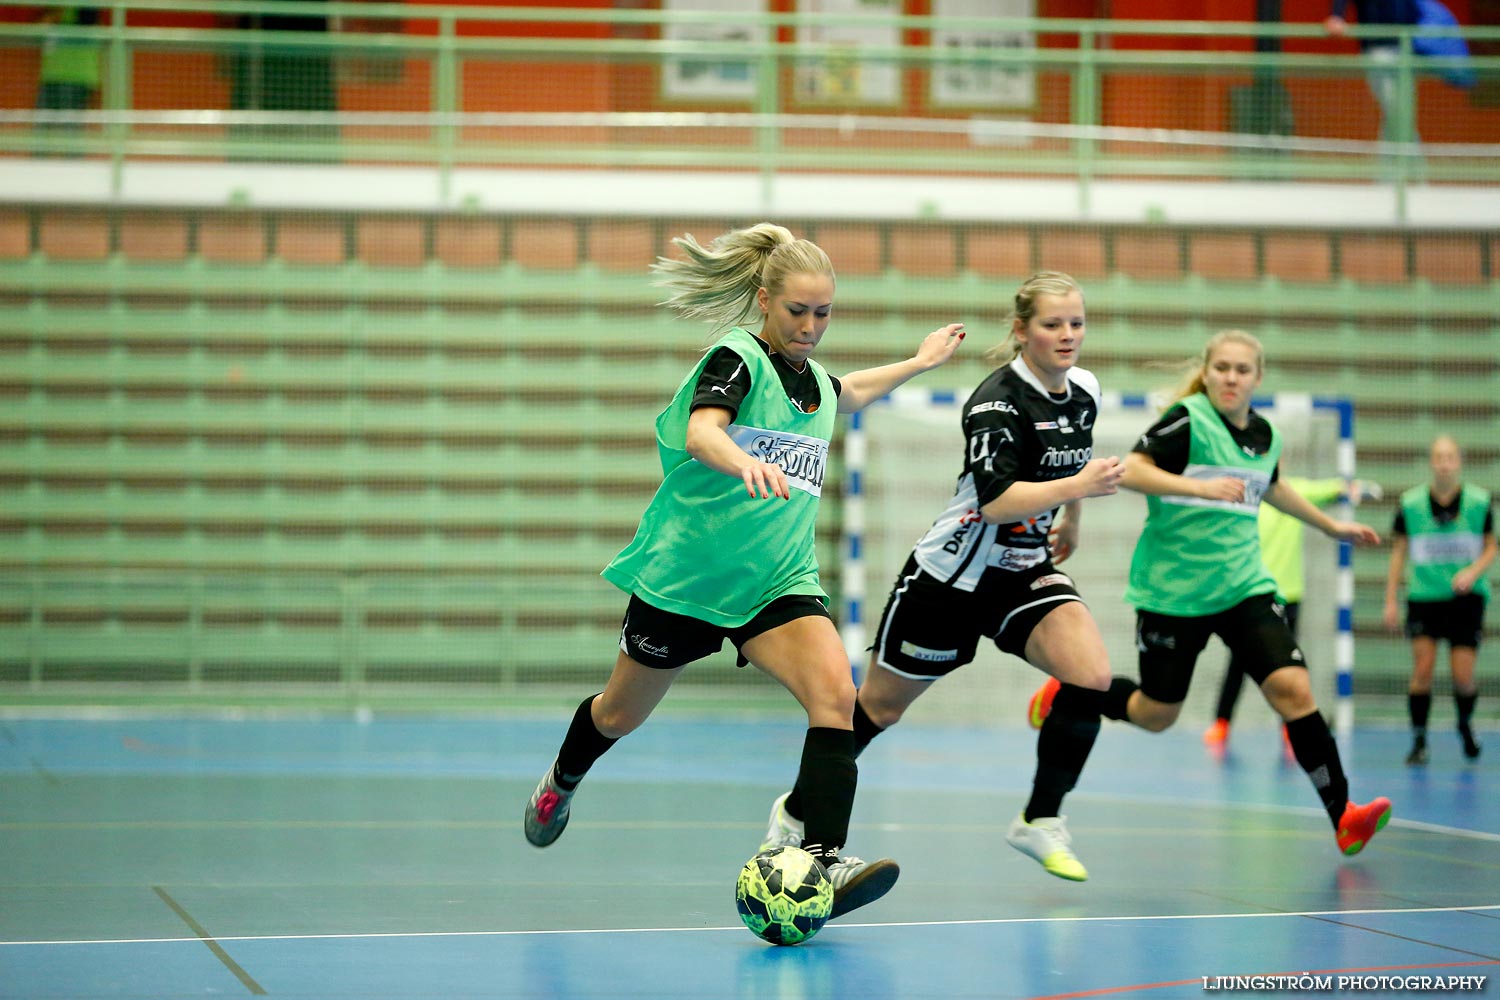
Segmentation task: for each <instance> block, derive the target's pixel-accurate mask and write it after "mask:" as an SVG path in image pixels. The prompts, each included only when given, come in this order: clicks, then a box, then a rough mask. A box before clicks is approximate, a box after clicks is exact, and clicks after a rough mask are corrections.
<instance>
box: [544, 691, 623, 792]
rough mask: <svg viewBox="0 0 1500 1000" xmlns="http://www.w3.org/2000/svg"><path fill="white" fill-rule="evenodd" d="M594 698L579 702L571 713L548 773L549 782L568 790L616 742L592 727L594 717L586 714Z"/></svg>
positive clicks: (576, 784) (588, 712)
mask: <svg viewBox="0 0 1500 1000" xmlns="http://www.w3.org/2000/svg"><path fill="white" fill-rule="evenodd" d="M597 697H599V696H598V695H596V694H591V695H589V696H588V697H587V698H585V699H583V703H582V704H581V705H579V706H578V711H576V712H574V713H573V722H572V724H570V725H569V726H568V735H566V736H564V737H563V742H562V748H561V749H559V750H558V751H557V765H556V766H555V767H554V768H553V769H552V779H553V780H554V781H556V782H557V783H558V784H559V785H561V786H562V787H563V788H565V789H568V790H572V789H574V788H577V787H578V783H579V782H580V781H582V780H583V776H584V775H585V774H588V773H589V768H591V767H593V766H594V761H596V760H598V759H599V758H600V757H603V756H604V752H605V751H606V750H608V749H609V748H610V747H612V746H614V745H615V742H616V740H615V739H612V738H611V737H608V736H605V735H604V734H603V733H601V732H599V727H597V726H595V725H594V717H593V715H591V714H590V711H589V710H590V707H591V706H592V705H593V704H594V699H595V698H597Z"/></svg>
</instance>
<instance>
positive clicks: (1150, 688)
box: [1135, 594, 1307, 705]
mask: <svg viewBox="0 0 1500 1000" xmlns="http://www.w3.org/2000/svg"><path fill="white" fill-rule="evenodd" d="M1211 635H1217V636H1218V637H1219V638H1220V639H1221V640H1223V642H1224V645H1225V646H1228V647H1229V653H1230V655H1231V656H1232V657H1233V659H1234V665H1235V666H1237V667H1240V668H1241V669H1242V670H1244V672H1245V676H1246V677H1249V678H1250V679H1251V680H1253V681H1254V682H1255V683H1256V684H1264V683H1265V680H1266V678H1267V677H1269V676H1271V672H1272V671H1274V670H1279V669H1280V668H1282V667H1304V668H1305V667H1306V666H1307V662H1306V661H1305V660H1304V659H1303V656H1302V650H1301V649H1300V648H1298V646H1297V640H1296V638H1295V637H1294V636H1293V635H1292V630H1291V629H1290V628H1289V627H1288V626H1287V623H1286V618H1285V617H1283V611H1282V606H1281V604H1280V603H1279V602H1278V601H1277V600H1276V595H1275V594H1256V595H1255V596H1253V597H1247V598H1245V599H1244V600H1243V601H1241V602H1240V603H1238V604H1236V605H1235V606H1234V607H1232V608H1228V609H1226V610H1224V611H1220V612H1218V613H1216V614H1212V615H1199V616H1196V617H1192V618H1184V617H1180V616H1178V615H1163V614H1158V613H1157V612H1155V611H1137V612H1136V613H1135V648H1136V649H1137V650H1138V652H1139V657H1138V662H1139V664H1140V674H1141V692H1142V693H1143V694H1145V695H1146V697H1148V698H1152V699H1154V700H1156V701H1160V702H1164V703H1166V704H1168V705H1176V704H1178V703H1180V702H1181V701H1183V699H1185V698H1186V697H1187V693H1188V686H1189V685H1190V684H1191V683H1192V681H1193V667H1194V666H1195V665H1196V664H1197V662H1198V654H1199V653H1201V652H1203V647H1204V646H1206V645H1208V637H1209V636H1211Z"/></svg>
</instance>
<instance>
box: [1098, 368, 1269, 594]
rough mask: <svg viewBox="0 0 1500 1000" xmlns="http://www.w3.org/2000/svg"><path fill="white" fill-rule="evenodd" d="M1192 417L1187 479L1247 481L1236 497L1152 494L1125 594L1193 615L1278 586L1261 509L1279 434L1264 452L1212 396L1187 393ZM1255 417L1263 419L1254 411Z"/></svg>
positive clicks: (1187, 409)
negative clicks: (1242, 435)
mask: <svg viewBox="0 0 1500 1000" xmlns="http://www.w3.org/2000/svg"><path fill="white" fill-rule="evenodd" d="M1182 405H1183V407H1184V408H1185V409H1186V411H1187V414H1188V417H1189V420H1190V434H1191V443H1190V445H1189V450H1188V463H1187V467H1186V468H1185V469H1184V470H1183V472H1182V474H1183V475H1184V476H1187V477H1188V478H1189V479H1218V478H1220V477H1223V476H1233V477H1234V478H1236V479H1241V480H1243V481H1244V483H1245V498H1244V499H1243V500H1241V501H1240V502H1238V503H1229V502H1227V501H1223V500H1204V499H1200V498H1198V497H1180V496H1148V497H1147V498H1146V511H1147V513H1146V524H1145V527H1143V528H1142V529H1141V537H1140V539H1139V540H1138V541H1137V542H1136V546H1135V553H1134V555H1133V556H1132V558H1131V560H1130V583H1129V585H1128V586H1127V587H1126V590H1125V600H1126V601H1128V602H1129V603H1131V604H1133V605H1134V606H1135V607H1136V608H1138V609H1140V610H1142V611H1154V612H1156V613H1158V614H1164V615H1176V616H1179V617H1184V618H1196V617H1200V616H1203V615H1211V614H1216V613H1218V612H1220V611H1224V610H1227V609H1228V608H1232V607H1234V606H1235V605H1236V604H1239V603H1240V602H1241V601H1243V600H1245V598H1247V597H1252V596H1254V595H1256V594H1269V593H1274V592H1275V591H1276V581H1275V580H1274V579H1272V577H1271V573H1270V571H1269V570H1267V569H1266V566H1265V562H1264V561H1263V560H1262V559H1261V554H1260V535H1259V529H1258V527H1257V522H1256V514H1257V511H1258V510H1259V508H1260V503H1261V497H1263V496H1264V495H1265V492H1266V490H1267V489H1269V488H1270V485H1271V476H1272V474H1273V473H1274V472H1275V471H1276V462H1277V460H1278V459H1279V458H1280V456H1281V435H1280V433H1279V432H1277V431H1276V429H1275V428H1274V427H1272V428H1271V443H1270V447H1268V448H1267V449H1266V450H1265V451H1264V452H1262V453H1260V454H1255V455H1252V454H1247V451H1246V449H1244V448H1242V447H1240V445H1239V444H1237V443H1236V442H1235V440H1234V438H1233V437H1232V436H1230V433H1229V430H1228V428H1226V427H1225V425H1224V420H1223V418H1222V417H1221V416H1219V413H1218V411H1217V410H1215V409H1214V407H1213V404H1212V403H1210V402H1209V401H1208V397H1207V396H1205V395H1203V394H1202V393H1196V394H1194V395H1192V396H1188V397H1187V398H1186V399H1184V400H1182ZM1251 419H1263V418H1261V417H1258V416H1254V415H1252V418H1251Z"/></svg>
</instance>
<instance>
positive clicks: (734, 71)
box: [0, 0, 1500, 193]
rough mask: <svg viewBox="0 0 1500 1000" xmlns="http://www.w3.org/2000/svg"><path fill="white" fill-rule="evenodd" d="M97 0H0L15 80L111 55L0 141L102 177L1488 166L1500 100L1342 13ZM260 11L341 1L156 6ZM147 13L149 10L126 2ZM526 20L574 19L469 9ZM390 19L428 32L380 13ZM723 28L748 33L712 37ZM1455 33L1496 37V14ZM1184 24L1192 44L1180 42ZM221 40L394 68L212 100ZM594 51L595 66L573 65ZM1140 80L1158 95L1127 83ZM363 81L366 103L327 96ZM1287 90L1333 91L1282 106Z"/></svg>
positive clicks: (1339, 175) (1082, 179)
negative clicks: (1360, 50) (406, 168)
mask: <svg viewBox="0 0 1500 1000" xmlns="http://www.w3.org/2000/svg"><path fill="white" fill-rule="evenodd" d="M37 6H38V7H53V6H63V4H62V3H61V0H43V2H42V3H39V4H37ZM98 6H100V8H101V9H103V10H105V11H106V12H107V15H106V17H105V18H104V23H101V24H98V25H93V26H58V25H45V24H4V25H0V53H4V57H3V58H0V66H3V67H4V68H0V77H3V76H4V75H11V74H14V75H15V76H13V77H12V79H11V80H10V81H8V82H9V84H10V86H9V87H8V88H7V89H8V90H9V91H10V92H11V93H17V92H25V86H24V81H21V82H17V81H18V78H19V75H21V74H24V73H27V72H34V69H33V68H32V67H34V65H35V62H34V60H30V59H25V58H19V56H21V55H23V54H25V53H26V52H27V50H38V51H39V50H41V49H42V48H43V47H44V46H45V45H48V44H55V43H57V42H59V41H65V42H68V43H71V44H74V45H93V46H95V47H96V48H97V49H98V52H99V55H100V61H101V67H102V68H101V86H100V88H99V96H98V109H97V110H92V109H90V110H57V109H50V110H49V109H36V108H18V107H12V108H8V109H0V155H4V154H11V155H30V156H35V155H75V156H83V157H91V158H104V159H107V160H108V161H109V162H110V163H111V164H113V165H114V167H115V169H114V171H113V185H112V187H113V190H114V191H115V192H116V193H118V191H119V188H120V185H121V181H120V178H121V174H122V171H123V166H124V164H125V163H126V162H127V161H133V160H147V159H187V160H203V159H210V160H235V161H247V162H255V161H262V162H303V163H329V162H340V163H400V164H420V165H424V166H431V167H435V168H436V169H437V170H438V171H439V173H440V175H441V177H442V178H443V180H442V186H443V189H444V190H445V191H446V190H448V189H449V187H450V185H449V178H450V177H451V174H452V172H453V171H454V170H456V169H461V168H464V167H470V166H517V165H525V166H531V167H544V168H550V167H588V168H596V167H624V168H629V167H655V168H665V169H707V170H726V169H728V170H739V171H755V172H758V173H760V174H761V175H762V176H764V177H765V178H767V179H768V180H767V183H769V178H770V177H772V176H774V175H776V174H777V173H780V172H786V171H833V170H838V171H848V170H853V171H861V172H882V173H906V174H912V173H915V174H937V175H966V176H1046V177H1054V178H1057V177H1062V178H1071V179H1074V180H1076V181H1077V182H1078V183H1079V184H1080V185H1081V186H1082V187H1083V189H1085V190H1086V188H1087V186H1088V185H1089V184H1090V183H1091V182H1093V181H1095V180H1097V179H1099V178H1106V177H1114V178H1131V177H1161V178H1185V177H1201V178H1214V179H1280V180H1329V179H1338V180H1369V181H1388V182H1393V183H1395V184H1396V185H1398V186H1400V185H1405V184H1408V183H1410V182H1412V181H1417V180H1421V181H1433V182H1452V183H1464V184H1484V185H1493V184H1497V183H1500V155H1497V154H1500V142H1497V139H1500V134H1497V129H1496V126H1495V118H1494V112H1493V111H1492V110H1489V109H1485V108H1478V107H1469V106H1468V105H1467V104H1466V103H1465V102H1463V101H1459V102H1455V101H1453V100H1452V99H1451V98H1446V97H1445V96H1440V95H1443V90H1442V85H1441V84H1438V83H1424V81H1426V80H1427V79H1429V78H1430V77H1432V76H1433V75H1434V74H1437V73H1440V72H1442V71H1445V70H1452V69H1454V68H1455V67H1456V66H1457V65H1458V61H1456V60H1452V59H1440V58H1436V57H1426V56H1421V55H1417V54H1416V53H1415V52H1414V50H1413V47H1412V43H1413V38H1414V37H1415V33H1414V29H1411V28H1406V27H1400V28H1398V27H1394V26H1377V27H1372V28H1364V27H1358V26H1351V28H1350V36H1351V37H1353V38H1376V37H1392V38H1395V39H1396V41H1397V45H1398V49H1397V54H1396V57H1395V58H1394V60H1393V61H1389V62H1385V61H1381V60H1377V59H1375V58H1373V57H1372V56H1370V55H1367V54H1352V53H1330V52H1328V51H1254V50H1252V47H1257V43H1259V45H1258V47H1260V48H1265V47H1271V48H1275V49H1279V48H1281V47H1282V46H1283V45H1294V46H1296V47H1300V48H1301V49H1304V50H1305V49H1309V48H1317V47H1318V46H1312V45H1310V42H1311V41H1312V40H1315V39H1323V38H1325V37H1326V36H1325V35H1324V32H1323V29H1322V27H1321V26H1320V25H1313V24H1303V25H1294V24H1268V23H1248V22H1246V23H1242V22H1155V21H1119V20H1074V19H1053V18H1032V19H997V18H938V17H933V16H902V15H893V14H861V15H857V16H856V15H831V14H807V13H755V14H749V13H746V14H735V13H732V12H695V11H675V10H673V11H664V10H596V9H587V10H580V9H558V8H500V7H480V6H449V7H426V6H424V7H420V8H414V7H411V6H408V5H405V4H399V3H347V2H344V3H295V2H284V3H276V2H270V0H259V2H252V0H217V2H208V0H134V2H127V0H116V2H113V3H104V4H100V5H98ZM266 13H277V14H293V15H305V16H309V17H321V18H328V19H329V21H328V23H329V24H330V25H331V26H332V27H335V28H337V29H338V30H329V31H265V30H251V29H245V28H237V27H212V28H208V27H169V26H161V25H160V24H159V22H160V20H161V19H162V18H161V16H162V15H164V14H177V15H191V14H196V15H198V16H199V17H200V19H201V17H202V15H205V14H214V15H233V16H240V15H255V14H266ZM147 14H149V15H153V17H154V19H155V21H157V22H158V23H157V24H153V25H143V24H140V23H139V22H140V20H141V17H142V16H143V15H147ZM537 24H547V25H552V26H554V29H555V30H556V31H557V32H558V33H559V34H561V33H562V32H563V31H568V32H572V33H573V34H572V35H569V36H568V37H556V36H554V37H535V36H515V35H479V34H474V33H473V32H475V31H481V30H490V31H507V30H515V29H517V28H519V27H521V26H527V27H528V28H530V29H531V30H534V26H535V25H537ZM403 25H405V26H411V27H412V28H413V29H414V31H415V32H420V33H407V32H405V31H391V30H378V29H383V28H390V27H400V26H403ZM1426 30H1429V32H1431V31H1432V29H1426ZM726 31H728V32H729V33H732V34H737V35H739V36H742V37H736V38H734V39H733V40H726V39H725V37H724V35H725V32H726ZM851 32H852V33H858V32H864V33H866V34H867V35H869V36H870V37H872V38H874V39H875V41H869V40H868V39H867V40H866V43H865V44H862V45H860V46H859V47H858V48H857V49H855V48H851V47H850V45H849V44H846V41H841V40H840V38H845V39H847V37H849V35H850V33H851ZM714 33H718V35H719V37H718V38H715V37H704V36H705V34H708V35H713V34H714ZM1435 33H1438V34H1441V33H1444V32H1435ZM1446 34H1449V35H1453V34H1460V35H1462V37H1465V38H1466V39H1468V40H1469V41H1470V42H1471V43H1480V42H1496V41H1500V28H1466V29H1461V30H1459V29H1448V30H1447V32H1446ZM881 37H885V38H887V39H888V42H887V43H881V42H880V41H879V39H880V38H881ZM913 39H915V40H916V41H913ZM955 39H957V41H954V40H955ZM965 39H967V40H968V42H972V43H974V44H966V43H965ZM940 42H946V43H945V44H940ZM947 43H951V44H947ZM980 43H983V44H980ZM1184 44H1191V45H1194V46H1200V47H1199V48H1170V47H1167V46H1170V45H1184ZM1151 45H1154V46H1156V47H1143V46H1151ZM1321 48H1324V49H1326V48H1327V46H1321ZM216 59H218V60H222V59H228V60H239V63H237V64H236V65H241V66H243V65H247V64H249V65H258V66H262V70H263V71H264V67H265V64H264V62H257V60H262V61H263V60H266V59H282V60H291V62H283V63H281V64H277V66H273V67H272V71H273V75H274V71H275V70H276V69H277V68H278V67H279V68H280V69H282V70H284V69H285V67H286V66H296V65H298V61H299V60H301V61H302V63H303V64H311V62H317V61H320V62H321V64H322V65H323V66H324V67H325V68H328V67H332V70H330V72H335V71H339V70H340V68H341V67H342V68H343V70H342V71H343V72H344V75H345V76H346V77H347V76H348V75H349V73H352V72H354V71H353V70H350V69H349V67H351V66H355V65H359V66H364V67H366V68H368V66H369V65H370V64H371V63H372V61H378V62H380V63H381V64H382V65H385V66H387V67H394V69H393V70H392V71H393V72H399V75H400V77H401V79H402V80H403V81H404V84H403V85H401V86H394V85H391V84H390V82H389V81H387V82H386V84H384V85H382V84H380V83H369V82H364V83H360V84H358V85H350V84H347V83H346V84H343V85H339V84H334V85H333V89H332V91H331V92H330V93H329V94H328V95H325V96H326V97H327V98H328V100H327V102H325V104H324V105H323V106H318V105H317V102H304V103H302V104H301V105H300V106H297V107H271V106H269V105H270V104H272V103H275V102H274V101H261V100H258V99H255V98H252V99H251V100H250V101H249V102H248V103H247V101H246V99H245V98H244V95H239V97H238V98H236V99H235V100H233V101H231V100H226V99H225V95H226V87H227V85H226V84H224V83H223V81H222V80H220V81H219V83H218V84H216V85H213V86H210V85H208V84H209V83H211V82H212V79H213V71H212V70H205V68H204V66H205V64H207V63H212V62H213V61H214V60H216ZM1462 65H1463V67H1464V68H1465V69H1466V70H1467V71H1469V72H1471V73H1472V74H1473V75H1474V78H1475V80H1476V81H1477V82H1478V85H1479V86H1481V87H1487V88H1488V87H1500V57H1495V56H1472V57H1470V58H1468V59H1467V60H1466V61H1463V63H1462ZM523 66H524V67H526V68H527V70H528V74H530V77H531V78H533V79H534V81H535V90H534V92H528V91H527V90H526V88H525V87H524V86H522V87H520V88H517V87H515V86H512V87H509V88H505V87H502V86H500V85H498V84H491V85H490V86H488V87H486V86H483V85H482V84H483V82H484V78H485V77H487V76H489V77H494V76H496V74H504V73H506V72H507V71H511V75H510V76H505V77H504V79H506V80H513V79H514V78H515V77H514V73H513V71H514V70H515V69H516V68H517V67H523ZM689 68H690V69H691V70H692V72H691V73H689V72H688V69H689ZM716 73H717V74H718V75H715V74H716ZM1372 73H1385V74H1387V75H1388V77H1389V79H1390V80H1391V81H1393V85H1394V88H1395V90H1394V92H1395V94H1396V98H1397V100H1396V102H1395V104H1394V105H1393V106H1391V107H1390V108H1388V109H1387V114H1386V116H1385V117H1386V119H1387V120H1386V121H1385V122H1384V131H1383V134H1382V135H1381V137H1378V138H1371V137H1370V134H1369V133H1370V130H1371V128H1370V117H1371V109H1372V107H1373V106H1374V105H1373V102H1372V99H1371V97H1370V95H1369V92H1368V90H1367V88H1366V82H1365V81H1366V77H1367V76H1369V75H1370V74H1372ZM174 74H175V75H176V76H177V77H178V78H179V79H178V83H179V87H178V88H177V91H180V90H181V86H180V85H181V83H182V78H186V79H188V84H189V86H191V85H192V82H193V80H195V79H197V77H193V76H192V74H197V75H198V77H202V78H203V80H204V81H205V83H204V85H203V86H199V87H197V88H196V90H194V91H192V96H191V102H192V106H180V105H181V104H183V103H185V102H184V101H183V100H182V98H181V96H180V95H179V96H178V97H177V98H176V101H177V105H176V106H174V105H173V104H172V103H171V101H172V100H173V98H172V94H174V93H177V91H173V90H171V88H163V86H162V81H163V80H165V79H170V78H172V77H173V76H174ZM584 74H590V75H591V77H590V78H591V79H595V80H599V79H602V80H604V81H605V82H603V83H598V84H597V85H595V86H593V87H585V86H579V87H577V88H576V92H569V88H568V86H567V82H568V81H569V80H574V79H581V78H582V75H584ZM643 74H644V75H643ZM705 74H706V76H705ZM325 78H326V79H330V80H331V79H334V77H325ZM704 79H708V80H710V81H714V80H717V81H718V83H716V84H715V83H709V84H705V83H703V82H702V81H703V80H704ZM944 80H949V81H950V82H951V81H952V80H960V81H969V83H970V84H975V82H976V81H990V84H989V87H990V89H989V90H988V91H987V92H986V93H984V94H981V95H979V96H978V97H975V96H974V95H973V94H972V93H970V98H971V99H970V100H968V102H967V103H965V102H964V101H963V100H959V99H954V98H953V96H952V95H951V94H950V95H947V96H944V87H945V86H946V84H944V83H943V81H944ZM643 81H644V82H643ZM693 81H697V83H693ZM725 81H729V82H727V83H726V82H725ZM872 81H883V82H872ZM996 81H998V82H996ZM1143 81H1144V83H1143ZM975 85H977V84H975ZM1143 86H1144V87H1146V88H1147V94H1146V97H1147V98H1150V97H1151V96H1152V95H1155V96H1156V97H1157V98H1158V104H1157V105H1156V106H1145V107H1139V106H1138V107H1132V106H1131V100H1130V98H1131V95H1132V94H1134V93H1136V91H1138V90H1140V89H1141V88H1142V87H1143ZM695 88H696V89H695ZM1007 88H1009V89H1008V90H1007ZM355 92H357V94H358V104H357V106H348V105H347V104H346V103H345V102H344V101H342V100H340V99H339V98H341V97H342V96H344V94H346V93H348V94H353V93H355ZM1289 93H1294V94H1295V95H1297V96H1299V97H1301V98H1305V100H1304V101H1303V103H1304V104H1307V105H1315V106H1316V107H1318V108H1323V109H1325V110H1322V111H1318V110H1310V111H1305V112H1304V113H1303V120H1302V121H1299V122H1292V121H1290V120H1289V118H1288V117H1287V115H1288V114H1289V112H1288V111H1287V108H1288V107H1289V105H1290V103H1291V102H1290V99H1289V97H1288V94H1289ZM1028 95H1029V97H1028ZM1145 100H1146V99H1145V98H1143V101H1145ZM164 101H166V102H167V103H166V104H165V105H164V104H163V102H164ZM418 101H419V102H420V106H414V105H415V103H416V102H418ZM1424 101H1430V102H1432V103H1433V104H1434V105H1436V106H1435V107H1434V109H1433V110H1431V111H1430V112H1428V113H1429V114H1432V115H1441V116H1443V124H1444V129H1443V132H1444V135H1445V141H1441V142H1434V141H1421V139H1420V130H1419V127H1418V122H1419V121H1420V120H1421V118H1422V113H1423V112H1424V106H1423V102H1424ZM293 103H296V102H293ZM1148 103H1149V102H1148ZM1455 135H1457V136H1458V137H1459V139H1460V140H1461V141H1451V140H1452V138H1453V137H1454V136H1455Z"/></svg>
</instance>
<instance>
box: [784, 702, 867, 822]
mask: <svg viewBox="0 0 1500 1000" xmlns="http://www.w3.org/2000/svg"><path fill="white" fill-rule="evenodd" d="M883 732H885V730H884V729H883V728H881V727H880V726H877V725H875V723H874V721H872V720H871V719H870V716H869V715H867V714H866V713H865V706H863V705H861V704H860V703H859V702H858V701H855V703H854V756H855V757H858V756H859V755H860V754H862V753H864V752H865V747H867V746H869V745H870V741H871V740H873V739H875V737H877V736H879V735H880V734H881V733H883ZM781 808H783V809H785V810H786V813H787V815H788V816H790V817H792V818H793V819H801V818H802V795H801V794H800V792H799V789H798V788H797V786H796V785H793V786H792V792H791V794H790V795H788V796H787V797H786V802H785V803H783V804H782V807H781Z"/></svg>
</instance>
